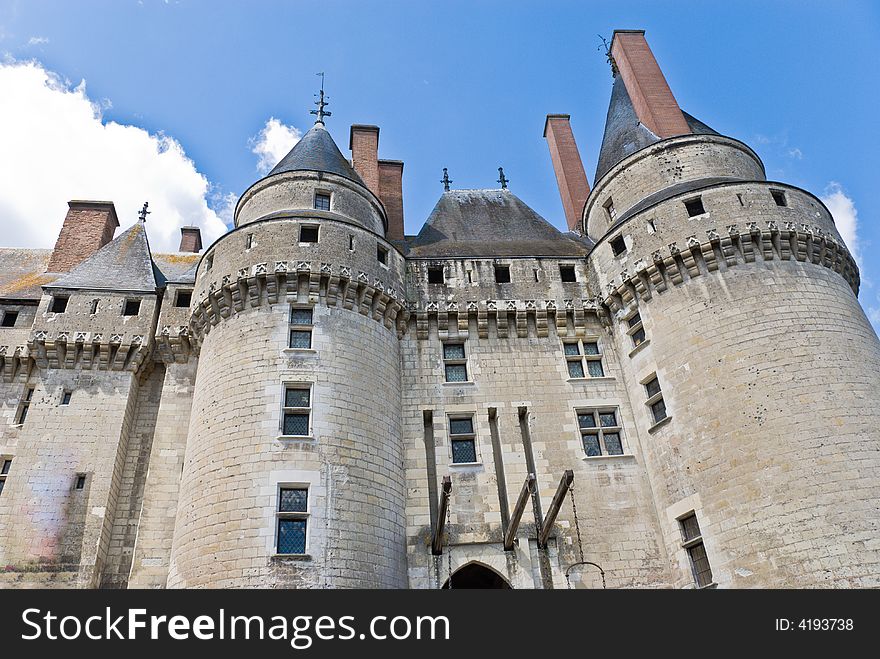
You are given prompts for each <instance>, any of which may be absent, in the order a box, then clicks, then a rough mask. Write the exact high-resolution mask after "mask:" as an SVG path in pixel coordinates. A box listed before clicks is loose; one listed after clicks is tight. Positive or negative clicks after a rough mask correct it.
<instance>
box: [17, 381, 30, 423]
mask: <svg viewBox="0 0 880 659" xmlns="http://www.w3.org/2000/svg"><path fill="white" fill-rule="evenodd" d="M33 395H34V390H33V388H31V387H29V388H27V389H26V390H25V392H24V398H23V399H22V401H21V403H20V404H19V406H18V418H17V419H16V420H15V423H16V424H18V425H21V424H23V423H24V422H25V419H27V415H28V410H30V407H31V398H32V397H33Z"/></svg>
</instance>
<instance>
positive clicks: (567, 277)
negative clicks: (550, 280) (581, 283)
mask: <svg viewBox="0 0 880 659" xmlns="http://www.w3.org/2000/svg"><path fill="white" fill-rule="evenodd" d="M559 276H560V277H561V278H562V281H563V282H573V281H577V275H576V274H575V271H574V266H573V265H561V266H559Z"/></svg>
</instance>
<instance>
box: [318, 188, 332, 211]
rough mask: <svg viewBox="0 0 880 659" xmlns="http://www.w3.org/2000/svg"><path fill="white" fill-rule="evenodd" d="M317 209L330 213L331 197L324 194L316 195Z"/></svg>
mask: <svg viewBox="0 0 880 659" xmlns="http://www.w3.org/2000/svg"><path fill="white" fill-rule="evenodd" d="M315 209H316V210H319V211H329V210H330V195H328V194H325V193H323V192H317V193H315Z"/></svg>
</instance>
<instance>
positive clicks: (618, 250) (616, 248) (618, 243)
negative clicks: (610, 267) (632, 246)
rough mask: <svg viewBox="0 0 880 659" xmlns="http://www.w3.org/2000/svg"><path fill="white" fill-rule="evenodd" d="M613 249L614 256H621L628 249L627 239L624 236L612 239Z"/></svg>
mask: <svg viewBox="0 0 880 659" xmlns="http://www.w3.org/2000/svg"><path fill="white" fill-rule="evenodd" d="M611 251H612V252H613V253H614V256H620V255H621V254H623V253H624V252H625V251H626V241H625V240H624V239H623V236H617V238H612V239H611Z"/></svg>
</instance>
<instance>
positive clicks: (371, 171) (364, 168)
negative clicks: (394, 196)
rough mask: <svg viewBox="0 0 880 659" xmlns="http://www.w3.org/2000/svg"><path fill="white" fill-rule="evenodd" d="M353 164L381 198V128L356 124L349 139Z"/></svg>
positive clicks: (371, 189)
mask: <svg viewBox="0 0 880 659" xmlns="http://www.w3.org/2000/svg"><path fill="white" fill-rule="evenodd" d="M348 148H349V149H351V164H352V166H353V167H354V171H356V172H357V173H358V174H360V177H361V178H362V179H364V183H366V184H367V187H368V188H369V189H370V191H371V192H372V193H373V194H374V195H376V196H377V197H378V196H379V127H378V126H365V125H363V124H354V125H353V126H352V127H351V132H350V133H349V138H348Z"/></svg>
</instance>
